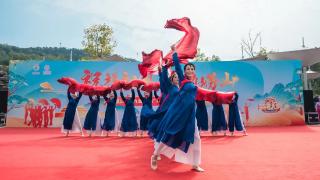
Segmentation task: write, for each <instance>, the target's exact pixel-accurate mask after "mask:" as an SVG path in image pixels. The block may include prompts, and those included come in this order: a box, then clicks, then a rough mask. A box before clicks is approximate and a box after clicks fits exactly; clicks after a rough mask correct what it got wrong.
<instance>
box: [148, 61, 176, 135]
mask: <svg viewBox="0 0 320 180" xmlns="http://www.w3.org/2000/svg"><path fill="white" fill-rule="evenodd" d="M162 70H163V71H162V74H161V76H162V81H160V87H161V86H162V87H163V88H162V91H163V93H162V97H163V98H162V99H163V100H162V102H161V103H160V105H159V107H158V109H157V111H156V113H155V114H154V115H153V116H152V117H151V118H150V119H151V123H150V125H149V128H148V134H149V136H150V137H151V138H152V139H155V138H156V137H157V136H158V132H159V131H160V129H161V127H162V126H163V121H162V118H163V116H164V115H165V113H166V112H167V110H168V109H169V107H170V105H171V104H172V102H173V101H174V99H175V98H176V97H177V95H178V93H179V88H178V87H177V86H176V85H173V84H172V83H171V81H170V79H169V78H168V70H167V68H166V67H163V68H162ZM162 91H161V92H162Z"/></svg>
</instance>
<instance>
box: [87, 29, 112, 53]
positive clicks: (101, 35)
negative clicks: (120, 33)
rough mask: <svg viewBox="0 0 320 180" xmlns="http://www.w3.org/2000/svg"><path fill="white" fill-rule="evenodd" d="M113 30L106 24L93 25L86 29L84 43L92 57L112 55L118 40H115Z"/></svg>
mask: <svg viewBox="0 0 320 180" xmlns="http://www.w3.org/2000/svg"><path fill="white" fill-rule="evenodd" d="M112 35H113V30H112V28H111V27H110V26H108V25H106V24H97V25H92V26H90V27H89V28H86V29H85V30H84V40H83V41H82V45H83V47H84V51H85V52H87V53H88V54H89V55H90V56H91V58H100V59H101V58H103V57H106V56H109V55H111V53H112V52H113V48H114V47H116V42H115V41H114V40H113V37H112Z"/></svg>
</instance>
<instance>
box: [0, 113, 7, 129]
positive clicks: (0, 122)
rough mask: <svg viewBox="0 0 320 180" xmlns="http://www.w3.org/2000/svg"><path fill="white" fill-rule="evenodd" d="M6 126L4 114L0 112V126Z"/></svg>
mask: <svg viewBox="0 0 320 180" xmlns="http://www.w3.org/2000/svg"><path fill="white" fill-rule="evenodd" d="M3 126H6V114H4V113H0V127H3Z"/></svg>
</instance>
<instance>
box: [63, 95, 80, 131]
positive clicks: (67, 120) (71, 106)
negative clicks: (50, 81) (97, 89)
mask: <svg viewBox="0 0 320 180" xmlns="http://www.w3.org/2000/svg"><path fill="white" fill-rule="evenodd" d="M81 96H82V93H79V96H78V97H77V98H76V99H73V98H72V97H71V95H70V92H69V91H68V100H69V102H68V105H67V109H66V111H65V113H64V118H63V128H64V129H67V130H72V124H73V120H74V116H75V114H76V110H77V106H78V103H79V100H80V98H81Z"/></svg>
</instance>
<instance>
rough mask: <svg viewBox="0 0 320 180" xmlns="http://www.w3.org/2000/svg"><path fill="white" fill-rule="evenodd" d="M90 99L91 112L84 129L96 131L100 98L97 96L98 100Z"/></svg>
mask: <svg viewBox="0 0 320 180" xmlns="http://www.w3.org/2000/svg"><path fill="white" fill-rule="evenodd" d="M89 99H90V102H91V106H90V109H89V111H88V112H87V114H86V118H85V120H84V126H83V128H84V129H85V130H91V131H95V130H96V128H97V120H98V112H99V105H100V96H97V99H92V96H89Z"/></svg>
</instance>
